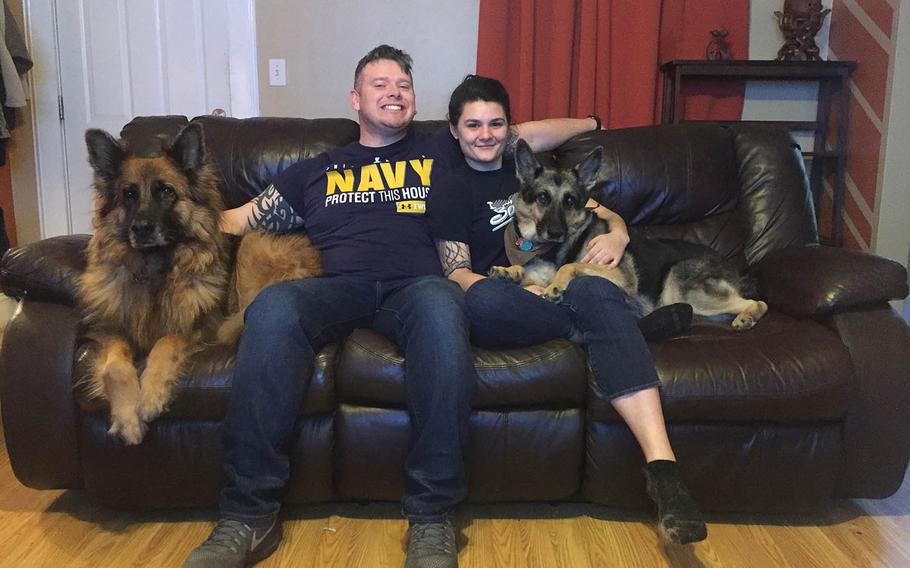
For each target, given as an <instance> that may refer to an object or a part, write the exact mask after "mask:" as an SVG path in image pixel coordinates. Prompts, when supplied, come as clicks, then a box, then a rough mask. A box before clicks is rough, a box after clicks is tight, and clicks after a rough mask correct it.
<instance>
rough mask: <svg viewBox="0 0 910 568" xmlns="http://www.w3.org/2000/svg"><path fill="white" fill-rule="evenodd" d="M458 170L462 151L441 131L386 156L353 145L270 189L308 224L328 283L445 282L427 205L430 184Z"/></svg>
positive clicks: (305, 165)
mask: <svg viewBox="0 0 910 568" xmlns="http://www.w3.org/2000/svg"><path fill="white" fill-rule="evenodd" d="M459 163H464V158H463V157H462V154H461V150H460V149H459V147H458V144H457V142H456V141H455V139H454V138H452V135H451V134H450V133H449V130H448V128H442V129H440V130H438V131H436V132H433V133H414V132H411V133H408V135H407V136H405V137H404V138H402V139H401V140H399V141H398V142H395V143H394V144H390V145H388V146H383V147H382V148H370V147H367V146H363V145H361V144H360V143H358V142H353V143H351V144H348V145H347V146H343V147H341V148H338V149H336V150H331V151H329V152H326V153H324V154H320V155H319V156H317V157H315V158H312V159H309V160H304V161H302V162H298V163H296V164H294V165H292V166H290V167H289V168H288V169H286V170H284V171H283V172H281V173H280V174H279V175H277V176H276V177H275V178H274V179H273V180H272V184H273V185H274V186H275V189H277V190H278V192H279V193H280V194H281V196H282V197H283V198H284V199H285V201H287V202H288V203H289V204H290V206H291V207H292V208H293V209H294V212H295V213H297V215H299V216H300V217H301V218H302V219H303V228H304V230H305V231H306V232H307V235H309V237H310V240H311V241H312V242H313V244H314V245H315V246H316V248H318V249H319V250H320V252H321V253H322V264H323V267H324V268H325V274H326V276H353V277H357V278H365V279H370V280H392V279H396V278H406V277H412V276H423V275H427V274H433V275H439V274H440V267H439V259H438V257H437V256H436V248H435V246H434V245H433V240H432V238H431V236H430V233H429V227H428V226H427V222H426V215H425V214H426V199H427V197H428V196H429V194H430V189H431V187H432V185H433V184H432V181H433V180H434V179H438V178H439V176H440V174H442V173H444V172H445V171H446V170H448V169H450V168H451V167H452V166H453V165H458V164H459Z"/></svg>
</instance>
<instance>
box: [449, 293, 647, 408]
mask: <svg viewBox="0 0 910 568" xmlns="http://www.w3.org/2000/svg"><path fill="white" fill-rule="evenodd" d="M465 302H466V303H467V307H468V314H469V316H470V319H471V341H472V342H473V343H475V344H476V345H480V346H483V347H490V348H496V347H526V346H529V345H536V344H539V343H543V342H544V341H548V340H550V339H556V338H566V339H571V340H572V341H575V342H577V343H581V344H583V345H584V346H585V348H586V349H587V351H588V361H589V363H590V365H591V370H592V373H593V376H594V388H595V389H596V392H597V394H598V396H601V397H603V398H607V399H610V400H612V399H615V398H618V397H620V396H623V395H626V394H630V393H632V392H636V391H640V390H644V389H648V388H652V387H657V386H659V385H660V380H659V379H658V378H657V371H656V370H655V369H654V362H653V361H652V360H651V352H650V351H649V350H648V345H647V343H646V342H645V340H644V338H643V337H642V336H641V332H640V331H639V329H638V324H637V319H638V318H637V317H636V314H635V311H634V309H633V307H632V306H631V304H630V302H629V297H628V295H627V294H626V293H625V292H624V291H623V290H622V289H620V288H619V287H618V286H616V285H615V284H613V283H612V282H610V281H609V280H606V279H604V278H598V277H596V276H579V277H577V278H575V279H573V280H572V281H571V282H570V283H569V286H568V287H567V288H566V291H565V293H564V294H563V297H562V300H560V301H559V302H556V303H554V302H551V301H549V300H546V299H544V298H542V297H541V296H537V295H536V294H533V293H531V292H529V291H527V290H525V289H524V288H522V287H521V286H519V285H517V284H515V283H513V282H511V281H508V280H502V279H493V278H487V279H485V280H480V281H478V282H476V283H475V284H474V285H473V286H471V287H470V288H469V289H468V292H467V294H465Z"/></svg>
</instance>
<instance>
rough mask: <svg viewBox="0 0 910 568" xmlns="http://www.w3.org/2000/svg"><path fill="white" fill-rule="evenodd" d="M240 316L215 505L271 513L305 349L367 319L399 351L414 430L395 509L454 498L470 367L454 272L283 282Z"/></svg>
mask: <svg viewBox="0 0 910 568" xmlns="http://www.w3.org/2000/svg"><path fill="white" fill-rule="evenodd" d="M245 322H246V323H245V329H244V331H243V336H242V337H241V340H240V347H239V350H238V353H237V362H236V366H235V368H234V380H233V387H232V391H231V401H230V405H229V407H228V415H227V418H226V420H225V435H224V445H225V474H226V476H227V485H226V486H225V488H224V489H222V491H221V497H220V502H219V504H220V508H221V513H222V515H223V516H225V517H228V518H232V519H236V520H240V521H243V522H246V523H250V524H258V523H260V522H262V521H266V520H268V519H270V518H271V517H273V516H274V515H275V514H276V513H277V512H278V509H279V502H280V495H281V491H282V488H283V487H284V485H285V484H286V483H287V480H288V476H289V463H288V454H287V452H288V450H287V448H288V446H289V443H290V436H291V433H292V432H293V431H294V422H295V420H296V418H297V414H298V411H299V410H300V406H301V402H302V400H303V398H304V396H305V395H306V392H307V387H308V386H309V382H310V377H311V376H312V374H313V365H314V362H313V361H314V356H315V354H316V353H317V352H318V351H319V350H320V349H321V348H322V347H323V346H325V345H326V344H328V343H330V342H337V341H340V340H342V339H343V338H344V337H345V336H347V335H348V334H349V333H350V332H351V331H352V330H353V329H354V328H356V327H372V328H373V329H375V330H376V331H377V332H379V333H381V334H383V335H385V336H386V337H388V338H389V339H390V340H391V341H393V342H395V343H396V345H398V347H399V349H401V351H402V352H403V353H404V356H405V386H406V391H407V397H408V409H409V413H410V417H411V431H412V441H411V448H410V452H409V454H408V458H407V464H406V472H405V473H406V487H405V494H404V498H403V509H404V512H405V515H406V516H407V517H408V519H409V520H411V521H422V522H427V521H436V520H441V519H443V518H445V517H446V516H447V515H448V514H449V513H450V511H451V509H452V508H453V507H454V506H455V504H456V503H458V502H459V501H460V500H462V499H463V498H464V496H465V494H466V492H467V483H466V479H465V467H464V458H463V455H462V449H463V448H464V446H465V444H466V442H467V435H468V419H469V416H470V402H471V395H472V394H473V391H474V386H475V384H476V373H475V371H474V366H473V362H472V358H471V348H470V343H469V340H468V336H469V328H468V319H467V312H466V308H465V304H464V295H463V294H462V292H461V290H459V288H458V286H457V285H456V284H455V283H453V282H450V281H448V280H445V279H443V278H439V277H436V276H426V277H418V278H406V279H401V280H394V281H387V282H375V281H367V280H361V279H352V278H344V277H335V278H312V279H308V280H297V281H292V282H283V283H280V284H276V285H274V286H270V287H269V288H266V289H265V290H263V291H262V293H260V294H259V296H257V298H256V299H255V300H254V301H253V303H252V304H251V305H250V307H249V308H248V309H247V311H246V320H245Z"/></svg>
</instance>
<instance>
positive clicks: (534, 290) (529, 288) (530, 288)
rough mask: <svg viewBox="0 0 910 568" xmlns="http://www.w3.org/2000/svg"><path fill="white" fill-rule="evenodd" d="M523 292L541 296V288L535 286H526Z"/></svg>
mask: <svg viewBox="0 0 910 568" xmlns="http://www.w3.org/2000/svg"><path fill="white" fill-rule="evenodd" d="M525 290H527V291H528V292H530V293H532V294H537V295H538V296H540V295H541V294H543V288H541V287H540V286H538V285H537V284H528V285H527V286H525Z"/></svg>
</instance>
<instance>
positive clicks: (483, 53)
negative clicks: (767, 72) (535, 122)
mask: <svg viewBox="0 0 910 568" xmlns="http://www.w3.org/2000/svg"><path fill="white" fill-rule="evenodd" d="M716 28H724V29H726V30H728V32H729V35H728V36H727V38H728V40H730V43H731V44H732V55H733V58H734V59H746V58H747V57H748V53H749V49H748V48H749V45H748V38H749V1H748V0H691V1H688V2H687V1H686V0H481V2H480V30H479V37H478V45H477V73H478V74H480V75H487V76H491V77H496V78H498V79H499V80H501V81H502V82H503V83H504V84H505V86H506V88H508V89H509V94H510V95H511V98H512V115H513V120H514V121H515V122H522V121H524V120H531V119H538V118H550V117H561V116H578V117H580V116H586V115H588V114H591V113H594V114H598V115H599V116H600V117H601V118H602V119H603V122H604V125H605V126H606V127H608V128H623V127H627V126H640V125H645V124H654V123H656V122H659V121H660V106H659V105H660V93H661V88H662V82H661V76H660V72H659V71H658V66H659V64H660V63H663V62H666V61H670V60H672V59H704V58H705V48H706V46H707V45H708V42H709V41H710V40H711V34H710V31H711V30H713V29H716ZM683 93H684V95H685V99H684V100H685V102H686V117H687V118H689V119H712V120H733V119H738V118H739V117H740V115H741V113H742V94H743V86H742V84H735V83H734V84H730V83H725V84H720V83H702V82H697V83H690V84H689V87H688V88H687V89H685V90H684V91H683Z"/></svg>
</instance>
